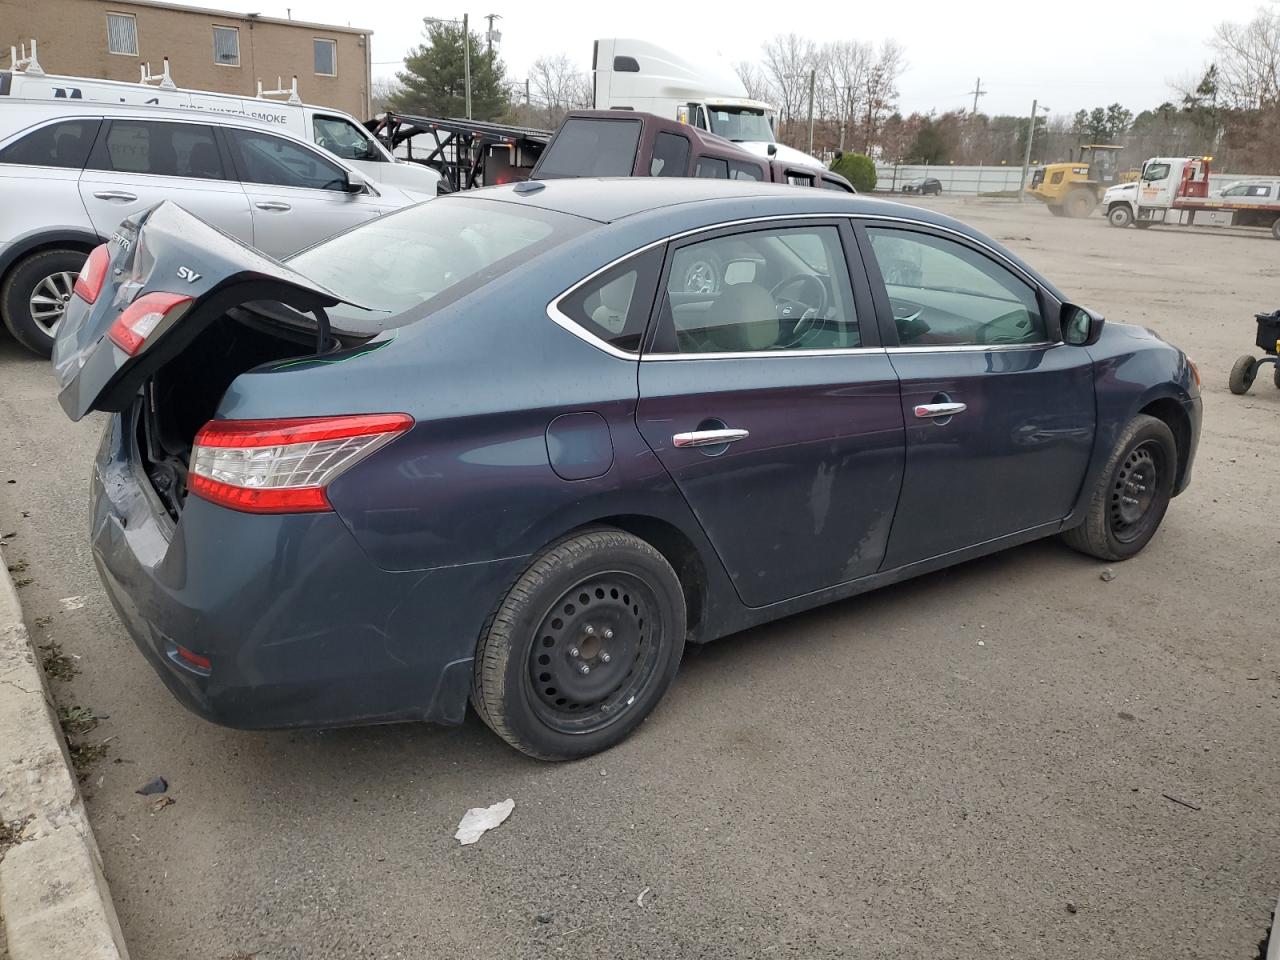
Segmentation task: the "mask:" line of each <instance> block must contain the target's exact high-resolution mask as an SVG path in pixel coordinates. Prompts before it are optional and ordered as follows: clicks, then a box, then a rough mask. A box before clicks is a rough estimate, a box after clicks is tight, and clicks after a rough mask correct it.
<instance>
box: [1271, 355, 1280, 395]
mask: <svg viewBox="0 0 1280 960" xmlns="http://www.w3.org/2000/svg"><path fill="white" fill-rule="evenodd" d="M1271 381H1272V383H1274V384H1275V385H1276V389H1277V390H1280V362H1277V363H1273V364H1272V365H1271Z"/></svg>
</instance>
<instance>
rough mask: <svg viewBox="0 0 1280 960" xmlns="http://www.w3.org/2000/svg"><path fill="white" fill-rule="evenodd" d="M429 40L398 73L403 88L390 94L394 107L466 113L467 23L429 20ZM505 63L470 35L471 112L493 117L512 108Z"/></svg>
mask: <svg viewBox="0 0 1280 960" xmlns="http://www.w3.org/2000/svg"><path fill="white" fill-rule="evenodd" d="M424 23H425V24H426V28H427V37H426V40H427V42H426V43H424V44H421V45H419V46H418V47H417V49H415V50H412V51H410V52H409V55H408V56H407V57H405V61H404V65H405V69H404V70H403V71H402V72H401V73H399V74H397V77H398V79H399V80H400V84H401V87H402V89H401V90H399V91H398V92H397V93H396V94H395V95H394V96H393V97H391V98H390V101H389V105H390V107H391V109H393V110H398V111H401V112H403V113H418V114H426V115H427V116H433V117H465V116H466V115H467V99H466V84H465V70H464V66H463V49H462V46H463V44H462V26H461V25H460V24H452V23H443V22H441V21H439V20H434V21H433V20H425V21H424ZM505 72H506V68H505V67H504V66H503V63H502V61H501V60H499V59H498V55H497V54H496V53H486V52H485V44H484V42H483V41H482V40H481V39H480V38H479V36H478V35H477V34H474V33H473V34H472V35H471V116H472V117H473V118H474V119H476V120H492V119H494V118H496V117H498V116H499V115H501V114H502V112H503V111H504V110H506V108H507V96H506V85H505V82H504V79H505Z"/></svg>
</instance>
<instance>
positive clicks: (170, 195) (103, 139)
mask: <svg viewBox="0 0 1280 960" xmlns="http://www.w3.org/2000/svg"><path fill="white" fill-rule="evenodd" d="M80 197H81V199H82V200H83V201H84V205H85V209H86V210H87V211H88V213H89V219H90V220H91V221H92V222H93V228H94V230H96V231H97V233H98V235H99V236H102V237H111V236H112V235H113V234H114V233H115V231H116V227H118V226H119V225H120V222H121V221H122V220H124V219H125V218H126V217H130V216H132V215H133V214H135V213H137V212H139V211H140V210H145V209H147V208H148V207H153V206H155V205H156V204H157V203H159V202H160V201H161V200H172V201H173V202H174V203H176V204H178V205H179V206H181V207H182V208H183V209H185V210H187V211H188V212H190V213H193V214H195V215H196V216H197V217H199V218H200V219H201V220H204V221H205V222H206V223H210V224H213V226H215V227H217V228H218V229H219V230H222V231H224V232H226V233H229V234H231V235H232V236H233V237H235V238H236V239H237V240H243V241H244V242H245V243H252V242H253V221H252V219H251V217H250V215H249V200H248V198H247V197H246V196H245V193H244V190H243V188H241V186H240V184H239V183H237V182H236V180H235V177H234V176H233V175H232V174H231V173H230V171H229V170H228V169H227V164H226V163H225V158H224V156H223V154H222V151H221V150H219V148H218V144H217V140H216V138H215V136H214V131H213V127H211V126H208V125H207V124H203V123H185V122H179V121H176V120H163V121H160V120H108V121H107V122H106V125H105V126H104V129H103V130H102V132H101V133H100V134H99V135H98V139H97V141H96V142H95V144H94V147H93V150H92V151H91V152H90V154H89V160H88V162H87V163H86V164H85V169H84V172H83V173H82V174H81V175H80Z"/></svg>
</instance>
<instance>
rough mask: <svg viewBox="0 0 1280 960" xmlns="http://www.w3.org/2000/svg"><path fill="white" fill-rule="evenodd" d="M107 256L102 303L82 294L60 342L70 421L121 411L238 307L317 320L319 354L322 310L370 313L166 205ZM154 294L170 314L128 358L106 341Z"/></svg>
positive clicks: (124, 232)
mask: <svg viewBox="0 0 1280 960" xmlns="http://www.w3.org/2000/svg"><path fill="white" fill-rule="evenodd" d="M106 253H107V256H108V258H109V261H108V263H107V265H106V275H105V278H104V279H102V281H101V286H100V288H99V289H98V290H97V291H96V297H94V299H93V302H92V303H89V302H87V301H86V299H85V298H84V297H83V296H82V295H81V294H79V293H77V295H75V296H73V297H72V298H71V302H70V303H68V305H67V311H66V314H65V315H64V317H63V322H62V324H61V326H60V328H59V330H58V336H57V340H56V341H55V343H54V349H53V367H54V376H55V377H56V379H57V381H58V386H59V388H60V393H59V395H58V400H59V402H60V403H61V404H62V408H63V410H64V411H66V414H67V416H69V417H70V418H71V419H72V420H79V419H81V418H82V417H84V415H85V414H87V413H88V412H89V411H91V410H103V411H111V412H118V411H121V410H124V409H125V408H126V407H127V406H128V405H129V403H130V402H131V400H132V399H133V397H134V396H135V395H136V394H137V393H138V391H139V389H141V387H142V385H143V383H144V382H145V381H146V380H147V378H148V377H149V376H151V375H152V374H153V373H154V372H155V371H156V370H158V369H159V368H160V367H161V366H163V365H164V364H165V363H166V362H168V361H169V360H171V359H173V358H174V357H176V356H177V355H178V354H179V353H181V352H182V351H183V350H184V349H185V348H186V347H188V346H189V345H190V344H191V343H192V342H193V341H194V340H195V339H196V337H197V336H198V335H199V334H200V332H201V331H202V330H203V329H205V327H207V326H208V325H209V324H211V323H212V322H214V321H215V320H216V319H217V318H218V317H220V316H221V315H222V314H223V313H224V312H225V311H227V310H229V309H231V308H234V307H236V306H239V305H241V304H245V303H248V302H252V301H274V302H276V303H281V304H285V305H286V306H288V307H292V308H294V309H295V310H298V311H302V312H305V313H314V314H316V315H317V318H318V320H317V327H316V331H317V347H318V349H321V348H322V347H323V344H324V340H325V338H326V336H327V333H328V331H327V330H326V329H324V328H325V327H326V326H327V319H320V318H324V314H323V311H324V309H325V308H327V307H331V306H334V305H335V304H338V303H347V304H350V305H351V306H355V307H360V308H361V309H368V308H367V307H363V306H362V305H361V304H359V303H355V302H353V301H351V300H348V299H346V298H344V297H342V296H339V295H338V294H336V293H334V292H332V291H331V290H329V289H327V288H325V287H323V286H321V285H320V284H318V283H315V282H314V281H312V280H308V279H307V278H306V277H304V276H303V275H302V274H300V273H298V272H297V271H296V270H293V269H291V268H289V267H288V266H286V265H285V264H282V263H280V262H278V261H276V260H272V259H271V258H270V257H267V256H264V255H263V254H261V253H259V252H257V251H256V250H254V249H252V248H251V247H248V246H246V245H245V244H243V243H241V242H240V241H239V240H236V239H235V238H234V237H231V236H228V235H227V234H225V233H223V232H222V231H221V230H218V229H217V228H215V227H212V226H210V225H209V224H207V223H205V222H204V221H203V220H200V219H199V218H197V217H195V216H192V215H191V214H190V213H188V212H187V211H185V210H184V209H182V208H181V207H180V206H178V205H176V204H174V203H172V202H170V201H167V200H166V201H164V202H162V203H160V204H157V205H156V206H154V207H152V208H151V209H149V210H145V211H142V212H140V213H137V214H135V215H133V216H132V217H129V218H128V219H127V220H125V221H124V222H123V223H121V224H120V228H119V229H118V230H117V231H116V233H115V235H114V236H113V237H112V238H111V240H110V242H109V243H108V244H106ZM91 259H92V258H91ZM85 269H86V271H89V270H90V265H88V264H86V268H85ZM81 277H82V279H84V278H85V274H84V273H82V275H81ZM79 287H80V284H79V283H77V289H79ZM149 294H162V295H168V301H169V302H170V303H173V304H174V306H172V308H171V309H168V310H167V311H165V312H164V313H163V315H161V316H160V317H159V319H158V320H157V319H154V317H155V314H152V315H151V317H150V318H148V319H147V320H146V321H144V323H143V325H142V326H141V327H140V328H139V331H141V330H145V333H143V334H142V336H141V338H140V340H139V341H138V345H137V346H136V347H135V348H134V349H133V350H132V352H130V351H129V350H126V349H124V348H122V346H121V345H120V344H119V343H118V342H117V340H113V339H112V337H111V336H109V334H110V333H111V330H112V327H113V325H114V324H116V322H117V320H119V319H120V318H121V315H122V314H124V313H125V311H126V310H128V309H129V307H130V306H131V305H133V304H135V303H136V302H137V301H138V300H139V298H142V297H146V296H147V295H149Z"/></svg>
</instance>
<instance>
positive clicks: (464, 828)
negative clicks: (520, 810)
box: [453, 797, 516, 847]
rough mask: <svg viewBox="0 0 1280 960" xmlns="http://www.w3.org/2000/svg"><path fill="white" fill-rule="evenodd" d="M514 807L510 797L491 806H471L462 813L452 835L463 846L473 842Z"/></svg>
mask: <svg viewBox="0 0 1280 960" xmlns="http://www.w3.org/2000/svg"><path fill="white" fill-rule="evenodd" d="M515 808H516V802H515V801H514V800H512V799H511V798H510V797H508V798H507V799H506V800H503V801H502V802H501V803H495V804H494V805H493V806H491V807H472V808H471V809H470V810H468V811H467V812H466V813H464V814H463V815H462V822H460V823H459V824H458V832H457V833H455V834H454V835H453V836H454V839H456V840H457V841H458V842H459V843H460V844H462V845H463V846H464V847H465V846H466V845H467V844H469V843H475V842H476V841H477V840H479V839H480V838H481V837H483V836H484V835H485V834H486V833H487V832H488V831H490V830H492V829H493V828H494V827H496V826H498V825H500V824H501V823H502V822H503V821H504V820H506V819H507V817H509V816H511V811H512V810H514V809H515Z"/></svg>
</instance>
